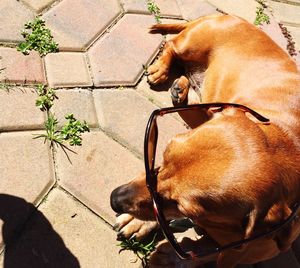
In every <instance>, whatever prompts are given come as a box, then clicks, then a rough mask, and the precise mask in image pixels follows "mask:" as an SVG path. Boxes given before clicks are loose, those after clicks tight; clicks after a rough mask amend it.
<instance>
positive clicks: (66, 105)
mask: <svg viewBox="0 0 300 268" xmlns="http://www.w3.org/2000/svg"><path fill="white" fill-rule="evenodd" d="M56 95H57V97H58V99H57V100H55V101H54V105H53V107H52V108H51V111H52V112H53V113H54V114H55V115H56V117H57V119H58V120H59V122H60V125H61V124H62V123H63V122H64V121H65V118H64V117H65V115H66V114H69V113H73V114H74V117H75V118H76V119H78V120H81V121H83V120H85V121H86V122H87V123H88V125H89V127H91V128H94V127H97V126H98V120H97V116H96V110H95V106H94V100H93V96H92V92H91V91H89V90H82V89H74V90H73V89H72V90H71V89H70V90H58V91H57V92H56Z"/></svg>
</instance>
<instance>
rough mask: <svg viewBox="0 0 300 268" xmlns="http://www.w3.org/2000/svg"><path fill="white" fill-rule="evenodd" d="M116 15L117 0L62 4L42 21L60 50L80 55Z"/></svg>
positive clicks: (79, 1) (64, 2) (93, 0)
mask: <svg viewBox="0 0 300 268" xmlns="http://www.w3.org/2000/svg"><path fill="white" fill-rule="evenodd" d="M120 12H121V9H120V6H119V3H118V1H117V0H110V1H106V0H76V1H74V0H64V1H62V2H60V3H59V4H58V5H56V6H55V7H54V8H52V9H51V10H49V11H48V12H47V13H46V14H45V15H44V16H43V18H44V19H45V20H46V23H47V26H48V27H49V28H50V29H51V31H52V34H53V36H54V39H55V40H56V42H58V44H59V48H60V50H68V51H70V50H75V51H83V50H85V49H86V48H87V47H88V45H89V44H90V43H91V42H92V41H93V40H94V39H95V38H96V37H97V36H98V35H99V34H100V33H102V32H103V31H104V30H105V28H106V27H107V26H108V25H109V24H110V23H111V22H112V21H113V20H114V19H115V18H116V17H117V16H118V15H119V14H120Z"/></svg>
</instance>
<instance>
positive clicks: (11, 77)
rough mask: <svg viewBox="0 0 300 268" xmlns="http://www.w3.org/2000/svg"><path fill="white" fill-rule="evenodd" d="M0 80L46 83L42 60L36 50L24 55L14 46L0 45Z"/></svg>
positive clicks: (20, 82) (18, 82)
mask: <svg viewBox="0 0 300 268" xmlns="http://www.w3.org/2000/svg"><path fill="white" fill-rule="evenodd" d="M0 69H1V71H0V82H8V83H17V84H32V83H43V84H45V83H46V78H45V71H44V67H43V61H42V59H41V58H40V56H39V54H38V53H37V52H35V51H34V52H30V54H29V55H27V56H25V55H23V54H22V53H21V52H19V51H17V50H16V49H15V48H8V47H0Z"/></svg>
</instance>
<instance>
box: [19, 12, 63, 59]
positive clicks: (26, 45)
mask: <svg viewBox="0 0 300 268" xmlns="http://www.w3.org/2000/svg"><path fill="white" fill-rule="evenodd" d="M21 34H22V36H23V37H24V38H25V41H24V42H21V43H19V45H18V47H17V50H18V51H21V52H22V53H23V54H24V55H28V54H29V51H31V50H35V51H38V52H39V54H40V55H41V56H45V55H47V54H48V53H51V52H57V51H58V44H57V43H56V42H55V41H53V36H52V35H51V32H50V30H49V29H47V28H45V21H44V20H43V19H41V17H39V16H37V17H36V18H35V19H34V20H33V21H31V22H28V23H26V24H25V29H24V30H23V31H22V32H21Z"/></svg>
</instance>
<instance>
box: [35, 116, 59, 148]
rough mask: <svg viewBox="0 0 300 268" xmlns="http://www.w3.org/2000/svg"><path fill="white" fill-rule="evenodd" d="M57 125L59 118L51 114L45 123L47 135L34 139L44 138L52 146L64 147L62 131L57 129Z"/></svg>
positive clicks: (40, 135)
mask: <svg viewBox="0 0 300 268" xmlns="http://www.w3.org/2000/svg"><path fill="white" fill-rule="evenodd" d="M57 125H58V120H57V118H56V117H55V115H54V114H52V113H49V114H48V118H47V120H46V122H45V129H46V134H39V135H37V136H36V137H34V139H38V138H44V139H45V142H46V141H47V140H49V141H50V146H53V145H54V144H59V145H62V143H63V140H62V138H61V136H60V131H59V130H58V129H57Z"/></svg>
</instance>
